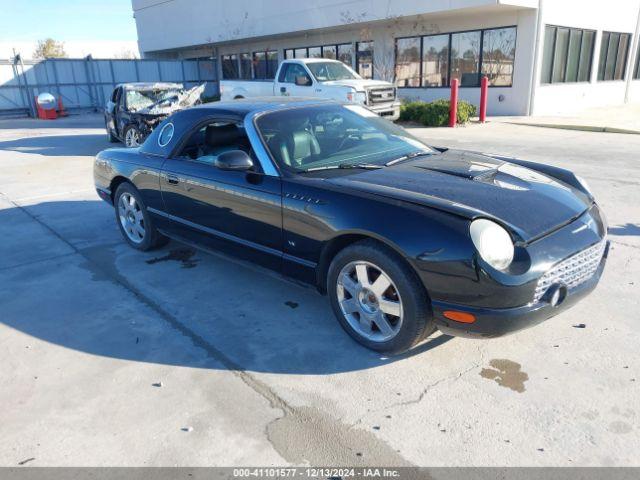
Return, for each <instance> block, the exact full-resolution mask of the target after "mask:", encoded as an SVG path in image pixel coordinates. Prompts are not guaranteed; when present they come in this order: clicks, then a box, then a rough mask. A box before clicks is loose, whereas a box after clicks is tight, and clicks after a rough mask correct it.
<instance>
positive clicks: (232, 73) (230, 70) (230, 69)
mask: <svg viewBox="0 0 640 480" xmlns="http://www.w3.org/2000/svg"><path fill="white" fill-rule="evenodd" d="M222 78H224V79H225V80H234V79H238V78H240V76H239V75H238V56H237V55H236V54H235V53H234V54H231V55H222Z"/></svg>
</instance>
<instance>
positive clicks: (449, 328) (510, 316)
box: [432, 242, 609, 337]
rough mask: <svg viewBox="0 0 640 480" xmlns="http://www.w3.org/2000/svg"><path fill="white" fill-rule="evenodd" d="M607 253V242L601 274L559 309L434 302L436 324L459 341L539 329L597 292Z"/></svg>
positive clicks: (542, 303)
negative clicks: (460, 315)
mask: <svg viewBox="0 0 640 480" xmlns="http://www.w3.org/2000/svg"><path fill="white" fill-rule="evenodd" d="M608 253H609V243H608V242H607V245H606V248H605V251H604V255H603V256H602V260H601V261H600V264H599V266H598V270H597V271H596V272H595V273H594V274H593V276H592V277H591V278H589V279H588V280H587V281H585V282H584V283H582V284H580V285H578V286H577V287H575V288H573V289H571V290H569V291H568V292H567V295H566V297H565V298H564V300H563V301H562V302H561V303H559V304H558V305H556V306H553V305H551V304H550V303H548V302H547V301H544V300H541V301H539V302H537V303H534V304H530V305H525V306H522V307H516V308H500V309H491V308H478V307H466V306H464V305H456V304H452V303H447V302H439V301H433V302H432V308H433V318H434V321H435V323H436V325H437V326H438V329H439V330H440V331H441V332H442V333H445V334H447V335H453V336H457V337H499V336H501V335H505V334H508V333H511V332H515V331H517V330H522V329H523V328H527V327H531V326H533V325H537V324H538V323H541V322H544V321H545V320H547V319H549V318H551V317H554V316H555V315H557V314H559V313H561V312H563V311H565V310H568V309H569V308H571V307H572V306H573V305H575V304H576V303H577V302H579V301H580V300H581V299H582V298H584V297H586V296H587V295H588V294H589V293H591V292H592V291H593V290H594V289H595V287H596V285H597V284H598V282H599V280H600V277H601V276H602V272H603V271H604V266H605V263H606V260H607V256H608ZM445 311H456V312H464V313H470V314H472V315H474V316H475V318H476V320H475V322H473V323H462V322H456V321H454V320H450V319H448V318H446V317H445V316H444V312H445Z"/></svg>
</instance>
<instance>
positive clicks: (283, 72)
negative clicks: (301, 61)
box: [278, 63, 291, 83]
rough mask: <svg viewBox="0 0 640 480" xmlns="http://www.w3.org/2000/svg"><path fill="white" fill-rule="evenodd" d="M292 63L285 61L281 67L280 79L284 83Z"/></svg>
mask: <svg viewBox="0 0 640 480" xmlns="http://www.w3.org/2000/svg"><path fill="white" fill-rule="evenodd" d="M290 65H291V64H290V63H283V64H282V67H280V74H279V75H278V81H279V82H280V83H284V81H285V80H284V79H285V76H286V75H287V70H289V66H290Z"/></svg>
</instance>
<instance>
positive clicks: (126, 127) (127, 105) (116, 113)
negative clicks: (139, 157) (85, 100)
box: [104, 82, 205, 147]
mask: <svg viewBox="0 0 640 480" xmlns="http://www.w3.org/2000/svg"><path fill="white" fill-rule="evenodd" d="M204 88H205V84H204V83H203V84H202V85H198V86H195V87H193V88H191V89H189V90H185V88H184V86H183V85H182V84H181V83H164V82H152V83H123V84H120V85H117V86H116V88H115V89H114V90H113V93H112V94H111V97H110V98H109V101H108V102H107V105H106V106H105V111H104V119H105V128H106V130H107V137H108V138H109V141H110V142H118V141H120V142H123V143H124V144H125V145H126V146H127V147H137V146H139V145H140V144H142V143H143V142H144V140H145V139H146V138H147V137H148V136H149V134H150V133H151V132H152V131H153V129H154V128H155V127H156V126H157V125H158V124H159V123H160V122H161V121H162V120H164V119H165V118H167V117H168V116H169V115H171V114H172V113H173V112H176V111H178V110H182V109H185V108H188V107H191V106H193V105H197V104H198V103H201V96H202V93H203V92H204Z"/></svg>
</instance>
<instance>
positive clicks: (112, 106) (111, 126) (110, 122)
mask: <svg viewBox="0 0 640 480" xmlns="http://www.w3.org/2000/svg"><path fill="white" fill-rule="evenodd" d="M121 91H122V87H116V88H115V89H114V90H113V92H112V93H111V97H110V98H109V101H108V102H107V104H106V105H105V108H104V117H105V122H106V124H107V130H110V131H111V132H113V134H114V135H118V131H117V127H116V122H115V118H116V114H117V108H118V99H119V98H120V92H121Z"/></svg>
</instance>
